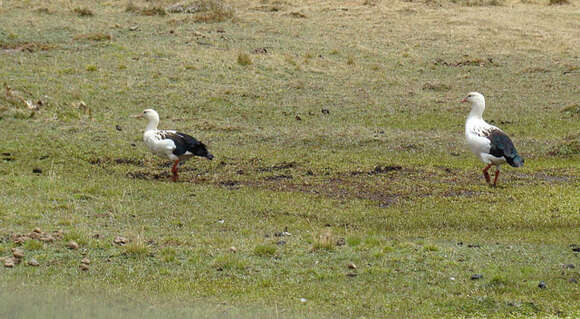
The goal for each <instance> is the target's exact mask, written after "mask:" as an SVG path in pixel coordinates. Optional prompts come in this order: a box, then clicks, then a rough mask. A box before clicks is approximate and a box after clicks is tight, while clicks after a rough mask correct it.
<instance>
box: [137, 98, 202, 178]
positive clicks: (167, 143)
mask: <svg viewBox="0 0 580 319" xmlns="http://www.w3.org/2000/svg"><path fill="white" fill-rule="evenodd" d="M133 117H135V118H144V119H146V120H147V121H148V123H147V126H146V127H145V132H144V133H143V142H145V145H147V147H148V148H149V150H150V151H151V153H153V154H155V155H157V156H160V157H163V158H167V159H169V160H171V161H173V167H172V168H171V173H173V176H172V179H173V181H174V182H176V181H177V178H178V176H179V175H178V174H177V165H178V164H179V162H185V161H186V160H188V159H190V158H191V157H194V156H199V157H205V158H207V159H208V160H212V159H213V155H212V154H211V153H210V152H208V150H207V147H206V146H205V145H204V144H203V143H202V142H200V141H198V140H196V139H195V138H194V137H192V136H190V135H187V134H185V133H181V132H177V131H175V130H158V129H157V125H159V114H158V113H157V112H156V111H155V110H153V109H146V110H144V111H143V112H142V113H140V114H137V115H134V116H133Z"/></svg>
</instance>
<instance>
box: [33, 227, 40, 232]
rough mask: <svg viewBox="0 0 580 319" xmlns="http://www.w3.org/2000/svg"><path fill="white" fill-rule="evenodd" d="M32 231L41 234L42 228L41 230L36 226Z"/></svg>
mask: <svg viewBox="0 0 580 319" xmlns="http://www.w3.org/2000/svg"><path fill="white" fill-rule="evenodd" d="M32 232H34V233H37V234H40V233H42V230H40V227H36V228H34V229H33V230H32Z"/></svg>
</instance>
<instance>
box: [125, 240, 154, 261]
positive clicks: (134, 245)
mask: <svg viewBox="0 0 580 319" xmlns="http://www.w3.org/2000/svg"><path fill="white" fill-rule="evenodd" d="M123 254H124V255H126V256H128V257H131V258H139V259H142V258H145V257H147V256H149V255H150V250H149V246H147V244H146V243H145V241H143V239H142V238H141V237H140V236H138V237H137V238H135V239H134V240H131V241H130V242H129V243H127V244H126V245H124V246H123Z"/></svg>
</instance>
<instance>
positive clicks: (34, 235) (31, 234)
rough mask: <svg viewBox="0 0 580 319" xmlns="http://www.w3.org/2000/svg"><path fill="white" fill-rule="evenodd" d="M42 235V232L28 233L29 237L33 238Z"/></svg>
mask: <svg viewBox="0 0 580 319" xmlns="http://www.w3.org/2000/svg"><path fill="white" fill-rule="evenodd" d="M40 236H42V233H37V232H34V231H33V232H31V233H30V234H28V237H30V238H32V239H39V238H40Z"/></svg>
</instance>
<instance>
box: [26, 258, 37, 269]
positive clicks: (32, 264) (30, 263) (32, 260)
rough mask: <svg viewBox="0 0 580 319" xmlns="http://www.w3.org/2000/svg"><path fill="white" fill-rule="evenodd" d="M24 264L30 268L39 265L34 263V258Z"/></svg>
mask: <svg viewBox="0 0 580 319" xmlns="http://www.w3.org/2000/svg"><path fill="white" fill-rule="evenodd" d="M26 264H27V265H28V266H32V267H38V266H40V264H39V263H38V261H36V259H34V258H30V259H29V260H28V261H27V262H26Z"/></svg>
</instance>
